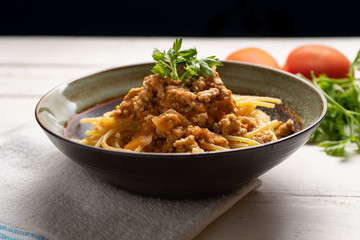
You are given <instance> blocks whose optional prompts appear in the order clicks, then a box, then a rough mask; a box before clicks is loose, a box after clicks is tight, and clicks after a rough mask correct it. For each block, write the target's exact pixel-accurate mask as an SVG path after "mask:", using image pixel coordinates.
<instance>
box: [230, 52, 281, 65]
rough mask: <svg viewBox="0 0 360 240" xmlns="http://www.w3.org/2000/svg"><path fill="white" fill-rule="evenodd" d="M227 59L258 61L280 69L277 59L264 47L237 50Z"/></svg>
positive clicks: (257, 62)
mask: <svg viewBox="0 0 360 240" xmlns="http://www.w3.org/2000/svg"><path fill="white" fill-rule="evenodd" d="M226 60H233V61H239V62H249V63H256V64H260V65H264V66H268V67H273V68H278V69H280V66H279V64H278V63H277V62H276V60H275V59H274V58H273V57H272V56H271V55H270V54H269V53H267V52H265V51H264V50H262V49H259V48H254V47H249V48H243V49H240V50H237V51H235V52H233V53H231V54H230V55H229V56H228V57H227V58H226Z"/></svg>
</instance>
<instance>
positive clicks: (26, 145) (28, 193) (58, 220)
mask: <svg viewBox="0 0 360 240" xmlns="http://www.w3.org/2000/svg"><path fill="white" fill-rule="evenodd" d="M259 185H260V180H258V179H254V180H252V181H250V182H249V183H247V184H245V185H243V186H242V187H240V188H239V189H237V190H236V191H234V192H232V193H230V194H227V195H224V196H219V197H215V198H207V199H201V200H183V201H173V200H162V199H155V198H149V197H141V196H139V195H136V194H132V193H129V192H127V191H123V190H121V189H119V188H117V187H114V186H113V185H111V184H109V183H107V182H105V181H102V180H100V179H99V178H97V177H95V176H93V175H91V174H90V173H88V172H87V171H85V170H83V169H82V168H81V167H80V166H78V165H77V164H76V163H74V162H72V161H71V160H69V159H68V158H67V157H65V156H64V155H63V154H62V153H61V152H59V151H58V150H57V149H56V148H55V147H54V146H53V145H52V144H51V142H50V141H49V140H48V139H47V137H46V135H45V134H44V133H43V131H42V130H41V129H40V127H38V126H36V125H35V123H31V124H27V125H25V126H22V127H20V128H18V129H16V130H14V131H10V132H9V133H7V134H3V135H2V136H1V137H0V239H41V240H42V239H192V238H193V237H195V236H196V235H197V234H198V233H200V232H201V231H202V230H203V229H204V228H205V227H206V226H207V225H208V224H209V223H211V222H212V221H214V220H215V219H216V218H217V217H218V216H220V215H221V214H222V213H224V212H225V211H226V210H227V209H229V208H230V207H231V206H232V205H234V204H235V203H236V202H237V201H238V200H240V199H241V198H242V197H244V196H245V195H246V194H247V193H249V192H250V191H251V190H253V189H255V188H256V187H258V186H259Z"/></svg>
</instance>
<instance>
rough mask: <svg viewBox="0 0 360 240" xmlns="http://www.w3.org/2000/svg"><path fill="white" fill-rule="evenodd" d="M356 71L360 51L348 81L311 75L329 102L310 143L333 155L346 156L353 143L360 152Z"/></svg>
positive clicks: (359, 85)
mask: <svg viewBox="0 0 360 240" xmlns="http://www.w3.org/2000/svg"><path fill="white" fill-rule="evenodd" d="M355 70H360V51H359V52H358V54H357V56H356V58H355V60H354V61H353V62H352V64H351V65H350V68H349V73H348V77H347V78H343V79H332V78H328V77H327V76H326V75H324V74H323V75H319V76H318V77H316V76H315V75H314V74H313V73H312V81H313V83H314V84H315V86H317V87H318V88H319V89H321V90H322V92H323V93H324V95H325V97H326V99H327V101H328V111H327V114H326V116H325V118H324V120H323V121H322V122H321V124H320V126H319V127H318V128H317V129H316V131H315V132H314V134H313V135H312V137H311V139H310V141H312V142H318V143H319V145H320V146H322V147H324V148H325V152H326V153H327V154H329V155H332V156H344V155H345V153H346V151H345V148H346V146H348V145H349V144H350V143H351V142H353V143H355V144H356V146H357V152H358V153H360V132H359V131H360V79H355V77H354V75H355V74H354V71H355Z"/></svg>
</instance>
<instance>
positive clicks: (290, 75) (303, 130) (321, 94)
mask: <svg viewBox="0 0 360 240" xmlns="http://www.w3.org/2000/svg"><path fill="white" fill-rule="evenodd" d="M222 62H223V63H232V64H239V65H245V66H251V67H257V68H263V69H267V70H270V71H274V72H277V73H280V74H285V75H287V76H289V77H292V78H295V79H296V80H297V81H300V82H302V84H305V85H307V86H308V87H309V88H311V89H312V90H314V91H315V92H316V93H317V94H318V96H319V97H320V99H321V100H322V105H323V108H322V112H321V115H320V117H319V118H318V119H316V121H314V122H313V123H312V124H311V125H309V126H308V127H306V128H304V129H301V130H300V131H298V132H295V133H293V134H291V135H289V136H286V137H284V138H281V139H278V140H276V141H273V142H268V143H264V144H260V145H256V146H250V147H246V148H234V149H228V150H224V151H209V152H202V153H154V152H133V151H117V150H111V149H104V148H99V147H95V146H90V145H86V144H81V143H78V142H75V141H73V140H71V139H68V138H66V137H64V136H63V135H59V134H57V133H55V132H53V131H51V130H50V129H49V128H47V127H46V126H45V124H43V123H42V121H41V118H40V116H39V110H40V108H41V104H42V103H43V102H44V101H45V100H46V98H47V97H48V96H49V95H51V93H53V92H55V91H56V90H57V89H59V88H60V87H63V86H66V85H68V84H70V83H73V82H77V81H81V80H83V79H85V78H90V77H93V76H96V75H101V74H104V73H107V72H112V71H118V70H120V69H126V68H133V67H137V66H147V65H151V64H154V62H142V63H133V64H128V65H121V66H118V67H111V68H107V69H104V70H101V71H96V72H94V73H90V74H88V75H85V76H82V77H79V78H76V79H75V80H74V79H73V80H68V81H64V82H62V83H60V84H58V85H57V86H55V87H53V88H52V89H51V90H49V91H48V92H47V93H45V94H44V95H43V96H42V97H41V98H40V100H39V101H38V103H37V104H36V107H35V119H36V121H37V123H38V124H39V125H40V127H41V128H42V129H43V130H45V132H46V133H48V134H50V135H52V136H54V137H56V138H58V139H60V140H62V141H65V142H67V143H70V144H73V145H75V146H78V147H81V148H85V149H88V150H95V151H101V152H102V151H103V152H104V153H108V154H119V155H130V156H139V157H144V156H151V157H158V158H159V157H160V158H164V157H165V158H168V157H173V158H174V157H176V158H177V157H188V156H200V155H201V156H203V155H209V154H211V155H217V154H225V153H232V152H239V153H241V152H244V151H253V150H254V149H257V148H265V147H267V146H269V145H277V144H280V143H282V142H284V141H286V140H288V139H291V138H295V137H297V136H298V135H301V134H303V133H305V132H308V131H310V130H311V129H313V128H314V127H316V126H317V125H318V124H320V122H321V121H322V120H323V119H324V118H325V115H326V112H327V108H328V105H327V100H326V98H325V96H324V94H323V93H322V92H321V91H320V90H319V89H318V88H317V87H315V86H314V85H312V84H311V83H310V82H309V81H307V80H305V79H302V78H301V77H299V76H296V75H295V74H292V73H289V72H286V71H283V70H281V69H276V68H272V67H267V66H263V65H259V64H255V63H247V62H238V61H232V60H222ZM149 70H150V69H149Z"/></svg>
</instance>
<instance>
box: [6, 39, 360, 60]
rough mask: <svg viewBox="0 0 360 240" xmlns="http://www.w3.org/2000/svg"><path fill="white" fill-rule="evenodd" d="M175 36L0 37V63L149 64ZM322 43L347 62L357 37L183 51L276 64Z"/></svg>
mask: <svg viewBox="0 0 360 240" xmlns="http://www.w3.org/2000/svg"><path fill="white" fill-rule="evenodd" d="M174 39H175V37H165V38H159V37H121V38H119V37H106V38H105V37H92V38H90V37H21V38H19V37H1V38H0V52H1V54H0V64H14V63H17V64H20V63H26V64H29V63H32V64H63V65H69V64H72V65H84V64H85V65H99V64H100V65H101V66H116V65H127V64H132V63H138V62H147V61H151V60H152V58H151V53H152V51H153V49H154V48H159V49H161V50H163V49H164V50H165V49H166V50H167V49H168V48H170V47H171V46H172V43H173V41H174ZM308 43H317V44H326V45H328V46H332V47H334V48H337V49H338V50H340V51H341V52H343V53H344V54H345V55H346V56H347V57H349V58H350V59H351V60H352V59H354V57H355V56H356V53H357V51H358V46H359V44H360V37H343V38H298V39H296V40H294V39H292V38H185V39H184V41H183V47H184V48H190V47H195V46H196V48H197V49H198V51H199V56H200V57H206V56H212V55H216V56H217V57H219V58H220V59H225V58H226V57H227V56H228V55H229V54H230V53H231V52H233V51H235V50H237V49H240V48H244V47H260V48H263V49H264V50H266V51H268V52H269V53H270V54H272V55H273V56H274V57H275V58H276V60H277V61H278V62H279V64H280V65H283V64H284V62H285V60H286V56H287V55H288V54H289V53H290V51H291V50H293V49H294V48H295V47H298V46H300V45H302V44H308Z"/></svg>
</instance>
